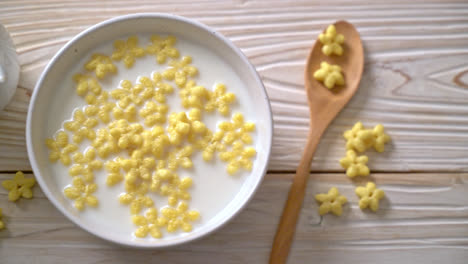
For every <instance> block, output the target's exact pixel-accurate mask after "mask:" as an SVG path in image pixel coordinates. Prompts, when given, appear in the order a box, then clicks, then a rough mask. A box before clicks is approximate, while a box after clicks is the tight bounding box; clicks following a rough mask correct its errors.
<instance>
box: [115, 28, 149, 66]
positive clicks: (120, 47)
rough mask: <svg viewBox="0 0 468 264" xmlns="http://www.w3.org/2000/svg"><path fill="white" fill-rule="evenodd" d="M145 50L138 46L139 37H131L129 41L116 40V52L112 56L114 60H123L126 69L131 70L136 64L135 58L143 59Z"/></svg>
mask: <svg viewBox="0 0 468 264" xmlns="http://www.w3.org/2000/svg"><path fill="white" fill-rule="evenodd" d="M144 55H145V49H143V48H141V47H139V46H138V37H136V36H131V37H129V38H128V39H127V41H123V40H116V41H115V42H114V52H113V53H112V55H111V58H112V59H113V60H117V61H120V60H122V61H123V63H124V65H125V67H127V68H130V67H132V66H133V64H134V63H135V58H139V57H143V56H144Z"/></svg>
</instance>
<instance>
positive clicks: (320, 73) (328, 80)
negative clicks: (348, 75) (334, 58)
mask: <svg viewBox="0 0 468 264" xmlns="http://www.w3.org/2000/svg"><path fill="white" fill-rule="evenodd" d="M314 78H315V79H316V80H317V81H319V82H323V84H324V85H325V86H326V87H327V88H328V89H332V88H333V87H335V85H344V84H345V80H344V78H343V74H342V73H341V67H340V66H338V65H330V64H328V63H327V62H325V61H324V62H322V63H320V69H318V70H316V71H315V72H314Z"/></svg>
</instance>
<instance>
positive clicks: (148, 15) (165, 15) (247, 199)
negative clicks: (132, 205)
mask: <svg viewBox="0 0 468 264" xmlns="http://www.w3.org/2000/svg"><path fill="white" fill-rule="evenodd" d="M139 18H157V19H168V20H175V21H178V22H183V23H186V24H189V25H191V26H195V27H198V28H200V29H202V30H203V31H206V32H209V33H210V34H212V35H213V36H214V37H215V38H217V39H218V40H220V41H222V42H223V43H224V44H225V45H227V46H228V47H229V48H230V49H231V50H232V51H233V52H234V53H235V54H236V56H238V57H239V58H240V59H241V60H242V62H243V64H244V65H245V66H247V68H248V69H249V72H250V73H251V74H252V75H253V78H254V79H255V82H256V83H257V86H259V89H260V90H261V91H260V92H261V93H262V94H263V96H262V99H261V100H264V101H265V104H266V105H267V108H268V109H267V112H268V113H269V118H268V120H267V121H268V122H269V124H270V126H269V129H268V135H266V136H268V137H269V138H270V140H269V142H267V143H268V144H267V146H266V151H265V154H266V162H265V164H264V166H263V168H262V170H261V171H262V174H261V175H260V176H259V178H258V180H257V181H256V182H254V184H253V187H252V188H251V191H250V193H248V195H246V197H245V198H243V199H241V202H239V203H238V205H237V206H236V207H234V209H235V210H232V213H229V214H226V215H227V216H226V217H223V218H222V219H221V220H220V221H219V222H218V223H217V224H216V225H212V226H207V227H206V228H205V230H203V232H200V233H198V234H196V235H192V236H187V237H186V238H184V239H181V240H174V241H171V240H167V241H164V243H144V244H143V243H141V244H138V243H135V242H133V241H131V240H121V239H114V238H113V237H109V236H106V235H105V234H101V233H97V232H95V231H94V230H92V229H89V228H88V227H87V226H86V225H84V224H82V223H81V221H79V219H78V218H77V217H75V216H73V215H72V214H71V213H70V212H68V211H67V210H66V209H65V208H64V207H63V206H62V205H61V204H60V203H59V202H58V200H57V198H56V197H55V196H54V194H53V193H52V192H51V191H50V189H49V188H48V186H47V184H46V182H45V181H44V179H43V178H42V176H41V173H40V170H39V166H38V163H37V160H36V157H35V155H34V151H33V142H32V127H31V122H32V115H33V112H34V109H35V107H36V100H37V97H38V93H39V90H40V87H41V86H42V84H43V82H44V80H45V78H46V76H47V75H48V73H49V71H50V70H51V69H52V68H53V66H54V64H55V62H56V61H57V60H58V58H60V57H61V56H62V55H64V54H65V53H66V51H67V49H69V48H70V47H71V46H72V45H73V44H75V42H77V41H78V40H79V39H80V38H82V37H83V36H85V35H87V34H89V33H92V32H93V31H95V30H97V29H99V28H102V27H105V26H108V25H110V24H113V23H116V22H121V21H125V20H133V19H139ZM272 142H273V116H272V110H271V105H270V100H269V98H268V93H267V92H266V89H265V87H264V85H263V82H262V80H261V78H260V76H259V74H258V72H257V71H256V69H255V67H254V66H253V65H252V64H251V63H250V61H249V60H248V58H247V56H245V54H244V53H243V52H242V51H241V50H240V49H239V48H238V47H236V46H235V45H234V44H233V43H232V42H231V41H230V40H229V39H228V38H226V37H225V36H223V35H222V34H220V33H218V32H217V31H215V30H214V29H212V28H210V27H208V26H207V25H204V24H202V23H201V22H198V21H196V20H193V19H190V18H186V17H182V16H178V15H174V14H169V13H156V12H155V13H135V14H128V15H122V16H117V17H113V18H110V19H107V20H105V21H102V22H99V23H97V24H95V25H92V26H90V27H88V28H87V29H85V30H84V31H82V32H80V33H79V34H77V35H76V36H74V37H73V38H72V39H71V40H69V41H68V42H67V43H66V44H65V45H64V46H63V47H62V48H60V50H59V51H58V52H57V53H56V54H55V55H54V56H53V57H52V59H51V60H50V61H49V62H48V64H47V66H46V67H45V68H44V70H43V71H42V73H41V75H40V77H39V79H38V81H37V82H36V85H35V87H34V91H33V93H32V96H31V100H30V104H29V109H28V115H27V119H26V146H27V152H28V158H29V161H30V163H31V167H32V170H33V173H34V176H35V178H36V180H37V182H38V183H39V186H40V187H41V189H42V191H43V193H44V194H45V195H46V197H47V198H48V200H49V201H50V202H51V203H52V204H53V205H54V206H55V208H57V209H58V210H59V211H60V212H61V213H62V214H63V215H65V216H66V217H67V218H68V219H69V220H70V221H71V222H73V223H74V224H75V225H77V226H79V227H80V228H81V229H83V230H85V231H86V232H88V233H90V234H92V235H94V236H97V237H99V238H101V239H103V240H106V241H110V242H113V243H116V244H118V245H121V246H126V247H133V248H146V249H157V248H167V247H171V246H176V245H181V244H185V243H188V242H191V241H195V240H197V239H200V238H202V237H205V236H207V235H209V234H211V233H213V232H214V231H215V230H218V229H219V228H221V227H222V226H224V225H225V224H227V223H228V222H229V221H231V220H232V219H233V218H234V217H235V216H236V215H238V214H239V213H240V212H241V211H242V210H243V209H244V208H245V207H246V205H247V204H248V203H249V202H250V200H251V199H252V198H253V196H254V195H255V193H256V192H257V190H258V188H259V186H260V184H261V183H262V181H263V178H264V177H265V174H266V173H267V168H268V163H269V160H270V154H271V147H272Z"/></svg>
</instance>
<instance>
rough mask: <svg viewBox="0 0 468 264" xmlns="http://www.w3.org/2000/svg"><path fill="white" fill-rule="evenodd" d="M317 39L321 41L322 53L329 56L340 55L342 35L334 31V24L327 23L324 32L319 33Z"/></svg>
mask: <svg viewBox="0 0 468 264" xmlns="http://www.w3.org/2000/svg"><path fill="white" fill-rule="evenodd" d="M319 40H320V42H321V43H322V45H323V47H322V52H323V54H325V55H327V56H330V55H332V54H335V55H338V56H341V55H342V54H343V47H342V46H341V45H342V44H343V43H344V40H345V39H344V36H343V35H342V34H338V33H337V32H336V27H335V25H329V26H328V28H327V30H326V31H325V33H321V34H320V35H319Z"/></svg>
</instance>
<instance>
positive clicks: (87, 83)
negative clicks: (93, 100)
mask: <svg viewBox="0 0 468 264" xmlns="http://www.w3.org/2000/svg"><path fill="white" fill-rule="evenodd" d="M73 81H74V82H75V83H76V93H77V94H78V95H79V96H81V97H85V96H86V95H87V94H88V92H91V93H93V94H94V95H96V96H97V95H99V94H101V91H102V88H101V85H100V84H99V82H98V81H97V80H96V78H94V77H92V76H90V75H86V74H80V73H77V74H75V75H73Z"/></svg>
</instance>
